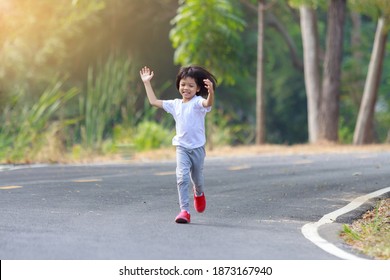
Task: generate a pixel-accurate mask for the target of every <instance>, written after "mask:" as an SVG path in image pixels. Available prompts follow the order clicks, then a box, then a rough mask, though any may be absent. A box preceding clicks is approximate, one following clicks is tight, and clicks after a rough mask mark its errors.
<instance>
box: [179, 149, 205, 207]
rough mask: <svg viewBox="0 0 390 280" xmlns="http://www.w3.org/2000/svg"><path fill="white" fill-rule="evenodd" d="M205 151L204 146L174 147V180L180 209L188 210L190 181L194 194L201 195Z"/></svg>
mask: <svg viewBox="0 0 390 280" xmlns="http://www.w3.org/2000/svg"><path fill="white" fill-rule="evenodd" d="M205 156H206V151H205V148H204V147H199V148H196V149H186V148H184V147H181V146H177V147H176V163H177V165H176V180H177V190H178V193H179V203H180V209H181V210H186V211H188V212H189V210H190V207H189V191H190V182H192V186H193V190H194V192H195V193H196V195H201V194H202V193H203V192H204V190H203V187H204V176H203V165H204V158H205Z"/></svg>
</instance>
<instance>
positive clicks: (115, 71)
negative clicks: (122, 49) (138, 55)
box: [79, 56, 136, 151]
mask: <svg viewBox="0 0 390 280" xmlns="http://www.w3.org/2000/svg"><path fill="white" fill-rule="evenodd" d="M131 70H132V68H131V63H130V61H129V59H122V58H120V57H115V56H110V57H109V58H108V60H107V62H106V63H105V64H104V65H99V66H98V70H97V73H96V74H95V75H94V71H93V69H92V68H90V69H89V71H88V85H87V91H86V94H85V95H82V96H80V103H79V104H80V115H82V116H84V118H83V121H82V124H81V133H82V140H83V143H84V146H85V147H88V148H91V149H95V150H97V151H99V149H100V148H101V147H102V144H103V140H104V137H105V135H106V133H110V132H111V130H112V124H113V123H115V122H116V121H118V120H120V118H121V114H122V115H124V117H125V118H126V119H127V120H128V121H130V122H131V121H132V118H133V116H134V114H135V108H134V106H135V102H136V96H135V95H134V93H130V94H129V88H128V85H129V83H130V82H131V81H132V80H131V79H130V77H132V76H131V73H133V75H134V72H132V71H131ZM129 118H130V120H129Z"/></svg>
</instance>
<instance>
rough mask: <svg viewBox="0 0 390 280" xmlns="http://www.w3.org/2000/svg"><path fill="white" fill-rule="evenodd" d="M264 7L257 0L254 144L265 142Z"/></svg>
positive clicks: (262, 1) (263, 3)
mask: <svg viewBox="0 0 390 280" xmlns="http://www.w3.org/2000/svg"><path fill="white" fill-rule="evenodd" d="M264 8H265V0H259V2H258V20H257V23H258V31H257V77H256V144H257V145H260V144H264V143H265V113H264V110H265V106H264V101H265V98H264V78H263V77H264V73H263V69H264V68H263V65H264V56H263V53H264V49H263V45H264Z"/></svg>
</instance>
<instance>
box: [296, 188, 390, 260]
mask: <svg viewBox="0 0 390 280" xmlns="http://www.w3.org/2000/svg"><path fill="white" fill-rule="evenodd" d="M388 192H390V187H387V188H383V189H380V190H377V191H375V192H372V193H369V194H366V195H363V196H359V197H357V198H355V199H354V200H353V201H351V202H350V203H349V204H347V205H346V206H344V207H342V208H340V209H338V210H336V211H333V212H331V213H328V214H326V215H324V216H323V217H322V218H321V219H320V220H318V221H317V222H311V223H307V224H305V225H304V226H303V227H302V228H301V232H302V234H303V235H304V237H305V238H306V239H308V240H310V241H311V242H313V243H314V244H315V245H316V246H318V247H319V248H321V249H322V250H324V251H326V252H328V253H329V254H332V255H334V256H336V257H338V258H340V259H345V260H367V259H368V258H364V257H361V256H357V255H355V254H351V253H349V252H346V251H344V250H343V249H341V248H339V247H337V246H336V245H334V244H333V243H331V242H329V241H328V240H325V239H324V238H323V237H321V236H320V234H319V228H320V227H321V226H324V225H329V224H332V223H333V222H335V221H336V220H337V218H339V217H340V216H342V215H345V214H347V213H349V212H351V211H354V210H356V209H357V208H359V207H361V206H362V205H364V204H365V203H367V202H368V201H369V200H371V199H373V198H376V197H379V196H381V195H384V194H386V193H388Z"/></svg>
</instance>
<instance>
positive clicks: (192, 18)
mask: <svg viewBox="0 0 390 280" xmlns="http://www.w3.org/2000/svg"><path fill="white" fill-rule="evenodd" d="M172 24H173V28H172V30H171V32H170V38H171V41H172V45H173V47H174V48H175V54H174V61H175V63H177V64H181V65H189V64H199V65H203V66H204V67H206V68H208V69H209V70H210V71H211V72H213V73H214V74H215V75H216V76H217V77H218V78H219V80H220V81H224V82H225V83H228V84H233V83H234V80H235V77H237V75H238V73H239V72H241V71H242V70H243V69H242V68H241V69H239V67H237V66H238V65H239V63H238V62H239V61H240V54H241V49H242V44H241V37H240V34H241V32H242V31H243V29H244V27H245V22H244V20H243V18H242V13H241V10H240V9H238V6H237V4H236V3H234V2H233V1H229V0H181V1H180V7H179V9H178V11H177V15H176V16H175V18H174V19H173V20H172Z"/></svg>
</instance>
